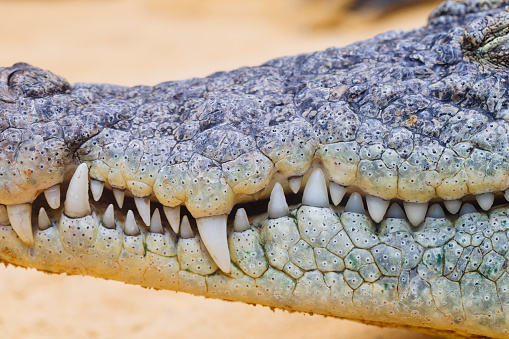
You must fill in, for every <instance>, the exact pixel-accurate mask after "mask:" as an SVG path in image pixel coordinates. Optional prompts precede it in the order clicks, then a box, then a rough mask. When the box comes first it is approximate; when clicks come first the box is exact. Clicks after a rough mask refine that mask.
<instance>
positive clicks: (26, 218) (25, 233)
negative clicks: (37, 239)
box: [7, 204, 34, 245]
mask: <svg viewBox="0 0 509 339" xmlns="http://www.w3.org/2000/svg"><path fill="white" fill-rule="evenodd" d="M7 214H8V215H9V221H10V222H11V225H12V228H13V229H14V231H15V232H16V234H17V235H18V237H19V238H20V239H21V241H23V242H24V243H25V244H27V245H32V244H33V243H34V235H33V234H32V220H31V219H32V204H19V205H9V206H7Z"/></svg>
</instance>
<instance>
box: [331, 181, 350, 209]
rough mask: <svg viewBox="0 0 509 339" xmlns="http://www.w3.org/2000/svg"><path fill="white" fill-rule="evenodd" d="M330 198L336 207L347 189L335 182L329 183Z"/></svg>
mask: <svg viewBox="0 0 509 339" xmlns="http://www.w3.org/2000/svg"><path fill="white" fill-rule="evenodd" d="M329 190H330V198H331V200H332V203H333V204H334V206H337V205H339V203H340V202H341V200H343V197H344V196H345V193H346V187H343V186H340V185H338V184H336V183H335V182H334V181H331V182H329Z"/></svg>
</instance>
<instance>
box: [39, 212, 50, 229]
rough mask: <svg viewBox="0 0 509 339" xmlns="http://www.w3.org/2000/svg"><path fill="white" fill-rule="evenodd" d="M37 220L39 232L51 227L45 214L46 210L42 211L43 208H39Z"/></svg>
mask: <svg viewBox="0 0 509 339" xmlns="http://www.w3.org/2000/svg"><path fill="white" fill-rule="evenodd" d="M37 220H38V224H39V229H40V230H45V229H47V228H50V227H51V221H50V220H49V218H48V214H47V213H46V210H45V209H44V207H41V208H40V209H39V216H38V218H37Z"/></svg>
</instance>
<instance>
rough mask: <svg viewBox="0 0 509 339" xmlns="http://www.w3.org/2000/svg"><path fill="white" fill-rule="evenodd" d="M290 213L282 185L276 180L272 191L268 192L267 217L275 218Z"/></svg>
mask: <svg viewBox="0 0 509 339" xmlns="http://www.w3.org/2000/svg"><path fill="white" fill-rule="evenodd" d="M288 213H290V209H289V208H288V204H287V203H286V197H285V192H284V191H283V186H281V184H280V183H279V182H276V184H275V185H274V188H273V189H272V192H271V193H270V200H269V207H268V214H269V218H272V219H277V218H281V217H284V216H287V215H288Z"/></svg>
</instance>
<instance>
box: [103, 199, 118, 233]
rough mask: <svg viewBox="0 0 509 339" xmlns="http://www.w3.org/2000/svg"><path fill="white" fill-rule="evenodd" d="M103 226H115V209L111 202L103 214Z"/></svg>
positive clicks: (112, 227) (110, 227)
mask: <svg viewBox="0 0 509 339" xmlns="http://www.w3.org/2000/svg"><path fill="white" fill-rule="evenodd" d="M103 226H104V227H106V228H109V229H114V228H115V227H116V226H115V214H114V211H113V204H109V205H108V208H106V212H104V215H103Z"/></svg>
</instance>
